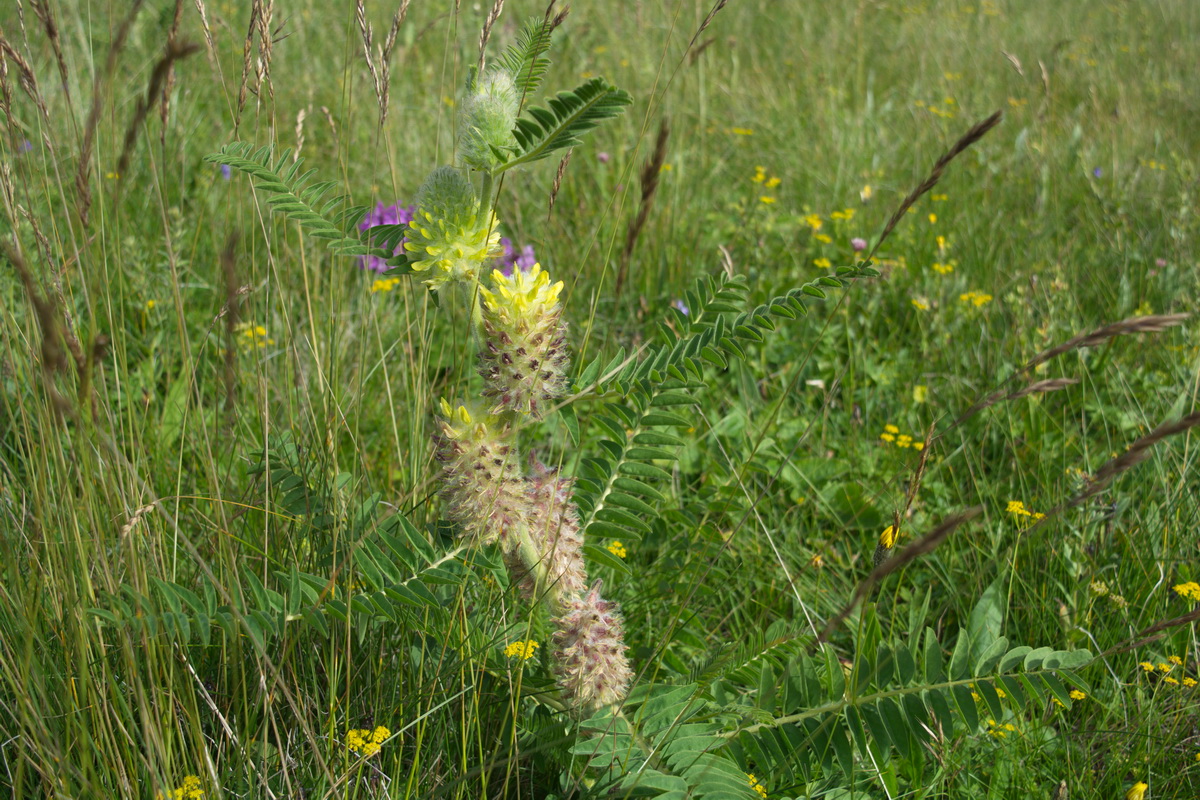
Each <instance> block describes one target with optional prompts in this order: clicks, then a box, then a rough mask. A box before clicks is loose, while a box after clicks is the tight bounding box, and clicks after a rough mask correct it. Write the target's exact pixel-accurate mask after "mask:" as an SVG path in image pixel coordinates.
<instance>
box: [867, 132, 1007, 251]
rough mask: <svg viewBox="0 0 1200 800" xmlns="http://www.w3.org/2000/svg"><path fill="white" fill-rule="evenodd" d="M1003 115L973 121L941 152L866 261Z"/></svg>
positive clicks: (886, 228)
mask: <svg viewBox="0 0 1200 800" xmlns="http://www.w3.org/2000/svg"><path fill="white" fill-rule="evenodd" d="M1003 116H1004V114H1003V113H1002V112H1000V111H997V112H996V113H995V114H992V115H991V116H990V117H988V118H987V119H985V120H982V121H981V122H977V123H975V124H974V125H972V126H971V128H970V130H968V131H967V132H966V133H964V134H963V135H962V136H961V137H960V138H959V140H958V141H957V142H955V143H954V144H953V146H951V148H950V149H949V150H947V151H946V152H945V153H943V154H942V157H941V158H939V159H938V160H937V163H936V164H934V165H933V170H932V171H931V172H930V173H929V175H928V176H926V178H925V180H923V181H921V183H920V185H918V186H917V188H915V189H913V190H912V191H911V192H909V193H908V196H907V197H905V198H904V200H903V201H902V202H901V203H900V207H899V208H897V209H896V213H894V214H892V217H891V219H889V220H888V221H887V225H884V226H883V233H881V234H880V235H879V241H877V242H876V243H875V246H874V247H872V248H871V252H870V253H868V254H867V257H866V260H867V261H869V260H871V259H872V258H873V257H874V256H875V253H876V252H877V251H878V250H879V247H880V245H882V244H883V242H884V240H885V239H887V237H888V236H890V235H891V233H892V231H893V230H895V229H896V225H897V224H899V222H900V220H901V219H902V218H903V217H904V215H905V214H906V213H908V210H909V209H910V208H912V207H913V204H914V203H916V202H917V200H919V199H921V195H923V194H925V193H926V192H928V191H929V190H930V189H932V188H933V187H934V186H937V184H938V181H940V180H941V179H942V173H944V172H945V171H946V167H948V166H949V165H950V162H951V161H953V160H954V159H956V158H958V157H959V156H960V155H962V152H963V151H964V150H966V149H967V148H968V147H970V146H971V145H973V144H975V143H976V142H978V141H979V140H980V139H982V138H983V137H984V136H986V135H987V132H988V131H990V130H991V129H992V128H994V127H996V125H998V124H999V123H1000V120H1001V118H1003Z"/></svg>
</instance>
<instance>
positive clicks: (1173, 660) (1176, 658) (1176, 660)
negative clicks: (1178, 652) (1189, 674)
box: [1167, 656, 1183, 667]
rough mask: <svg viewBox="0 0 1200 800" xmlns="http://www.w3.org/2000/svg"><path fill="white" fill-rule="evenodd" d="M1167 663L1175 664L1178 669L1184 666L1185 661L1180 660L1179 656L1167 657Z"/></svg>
mask: <svg viewBox="0 0 1200 800" xmlns="http://www.w3.org/2000/svg"><path fill="white" fill-rule="evenodd" d="M1167 661H1170V662H1171V663H1172V664H1174V665H1175V666H1177V667H1178V666H1182V665H1183V659H1182V658H1180V657H1179V656H1167Z"/></svg>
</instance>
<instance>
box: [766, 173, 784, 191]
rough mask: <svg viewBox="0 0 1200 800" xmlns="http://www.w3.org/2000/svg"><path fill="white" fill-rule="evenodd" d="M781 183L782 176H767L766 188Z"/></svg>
mask: <svg viewBox="0 0 1200 800" xmlns="http://www.w3.org/2000/svg"><path fill="white" fill-rule="evenodd" d="M781 183H783V179H782V178H779V177H777V176H774V175H772V176H771V177H770V178H767V183H766V187H767V188H768V189H774V188H775V187H776V186H778V185H779V184H781Z"/></svg>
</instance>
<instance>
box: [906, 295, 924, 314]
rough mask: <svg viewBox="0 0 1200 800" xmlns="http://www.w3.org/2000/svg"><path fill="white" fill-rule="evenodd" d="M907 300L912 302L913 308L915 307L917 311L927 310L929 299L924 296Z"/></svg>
mask: <svg viewBox="0 0 1200 800" xmlns="http://www.w3.org/2000/svg"><path fill="white" fill-rule="evenodd" d="M909 302H910V303H912V304H913V308H915V309H916V310H917V311H928V310H929V300H927V299H926V298H924V297H914V298H912V299H911V300H909Z"/></svg>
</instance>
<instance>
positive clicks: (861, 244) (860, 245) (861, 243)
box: [850, 236, 867, 253]
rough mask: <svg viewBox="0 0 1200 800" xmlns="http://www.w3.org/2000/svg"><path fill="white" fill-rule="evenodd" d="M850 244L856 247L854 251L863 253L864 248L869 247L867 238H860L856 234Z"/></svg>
mask: <svg viewBox="0 0 1200 800" xmlns="http://www.w3.org/2000/svg"><path fill="white" fill-rule="evenodd" d="M850 246H851V247H853V248H854V252H856V253H861V252H862V251H863V250H866V249H867V240H866V239H860V238H859V237H857V236H855V237H854V238H853V239H851V240H850Z"/></svg>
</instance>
